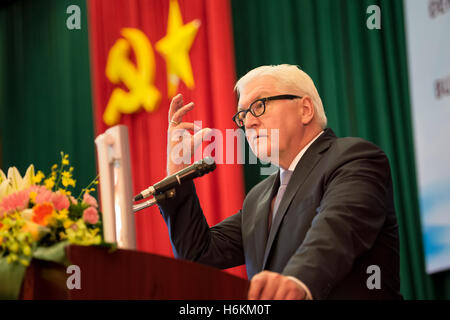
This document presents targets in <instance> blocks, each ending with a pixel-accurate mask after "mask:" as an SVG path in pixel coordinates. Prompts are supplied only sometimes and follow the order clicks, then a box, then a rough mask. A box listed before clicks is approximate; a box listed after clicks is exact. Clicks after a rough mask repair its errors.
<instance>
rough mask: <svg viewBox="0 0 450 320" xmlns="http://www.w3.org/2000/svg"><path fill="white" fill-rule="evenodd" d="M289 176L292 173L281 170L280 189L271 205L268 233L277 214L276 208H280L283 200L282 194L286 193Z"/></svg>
mask: <svg viewBox="0 0 450 320" xmlns="http://www.w3.org/2000/svg"><path fill="white" fill-rule="evenodd" d="M291 176H292V171H289V170H283V172H282V173H281V175H280V187H279V188H278V192H277V196H276V197H275V202H274V205H273V210H272V212H271V215H270V217H269V231H270V227H271V225H272V221H274V219H275V215H276V214H277V211H278V207H279V206H280V203H281V199H283V195H284V192H285V191H286V187H287V185H288V183H289V180H290V179H291Z"/></svg>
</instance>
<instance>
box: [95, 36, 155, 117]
mask: <svg viewBox="0 0 450 320" xmlns="http://www.w3.org/2000/svg"><path fill="white" fill-rule="evenodd" d="M121 34H122V36H123V37H124V38H125V39H119V40H117V41H116V42H115V43H114V45H113V47H112V48H111V50H110V51H109V55H108V62H107V64H106V76H107V78H108V79H109V80H110V81H111V82H112V83H114V84H119V83H123V84H124V85H125V86H126V87H127V88H128V90H129V91H125V90H123V89H121V88H115V89H114V90H113V92H112V93H111V97H110V99H109V101H108V104H107V106H106V109H105V112H104V114H103V121H104V122H105V123H106V124H107V125H109V126H112V125H115V124H117V123H118V122H119V121H120V116H121V114H122V113H127V114H130V113H134V112H137V111H138V110H139V109H140V108H141V106H142V107H144V109H145V110H146V111H148V112H152V111H154V110H155V109H156V107H157V105H158V103H159V101H160V99H161V94H160V92H159V91H158V89H156V87H155V86H154V85H153V83H154V79H155V56H154V54H153V49H152V46H151V44H150V41H149V40H148V38H147V37H146V36H145V34H144V33H143V32H142V31H140V30H138V29H133V28H124V29H122V31H121ZM131 48H132V49H133V51H134V53H135V56H136V66H135V65H134V64H133V63H132V62H131V61H130V60H129V53H130V49H131Z"/></svg>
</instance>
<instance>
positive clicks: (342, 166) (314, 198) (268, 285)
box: [160, 65, 401, 299]
mask: <svg viewBox="0 0 450 320" xmlns="http://www.w3.org/2000/svg"><path fill="white" fill-rule="evenodd" d="M236 90H237V93H238V96H239V103H238V110H237V111H238V112H237V113H236V115H235V116H234V118H233V120H234V121H235V122H236V124H237V125H238V126H239V127H241V128H244V129H245V132H246V137H247V141H248V143H249V145H250V147H251V148H252V150H253V151H254V152H255V154H256V155H257V156H258V157H261V158H264V160H270V161H271V162H272V163H274V164H276V165H277V166H279V168H280V170H279V172H277V173H276V174H273V175H271V176H269V177H268V178H267V179H265V180H264V181H262V182H260V183H259V184H258V185H256V186H255V187H254V188H253V189H252V190H251V191H250V192H249V193H248V195H247V196H246V198H245V200H244V203H243V205H242V210H240V211H239V212H238V213H236V214H234V215H232V216H230V217H229V218H227V219H225V220H224V221H222V222H220V223H219V224H217V225H215V226H213V227H209V226H208V224H207V222H206V220H205V218H204V216H203V213H202V210H201V207H200V203H199V200H198V198H197V195H196V192H195V187H194V184H193V183H192V182H190V183H185V184H183V185H181V186H179V187H178V188H177V190H176V192H177V196H176V198H175V199H172V200H170V201H166V202H165V203H162V204H160V210H161V213H162V215H163V217H164V219H165V221H166V223H167V225H168V227H169V234H170V237H171V241H172V245H173V247H174V253H175V255H176V256H177V257H179V258H184V259H188V260H192V261H197V262H200V263H204V264H208V265H211V266H214V267H218V268H230V267H234V266H237V265H241V264H244V263H245V264H246V267H247V273H248V277H249V279H251V282H250V289H249V293H248V297H249V299H377V298H378V299H380V298H381V299H395V298H401V295H400V293H399V289H400V281H399V245H398V226H397V222H396V216H395V209H394V200H393V191H392V179H391V173H390V168H389V162H388V159H387V157H386V155H385V154H384V153H383V151H381V150H380V149H379V148H378V147H377V146H375V145H373V144H372V143H369V142H367V141H365V140H363V139H360V138H337V137H336V136H335V134H334V133H333V131H332V130H331V129H329V128H326V124H327V119H326V116H325V113H324V110H323V106H322V101H321V99H320V96H319V94H318V92H317V90H316V88H315V86H314V83H313V81H312V80H311V78H310V77H309V76H308V75H307V74H306V73H304V72H303V71H301V70H300V69H299V68H297V67H296V66H292V65H278V66H262V67H259V68H256V69H254V70H251V71H250V72H248V73H247V74H246V75H245V76H243V77H242V78H241V79H240V80H239V81H238V82H237V84H236ZM192 108H193V103H189V104H187V105H183V101H182V97H181V95H178V96H176V97H175V98H174V99H173V100H172V103H171V106H170V110H169V120H170V125H169V142H168V152H169V155H168V160H167V161H168V163H167V168H168V173H169V174H171V173H174V172H176V171H178V170H180V169H181V168H182V167H183V164H176V163H174V162H173V161H172V160H173V159H172V157H171V156H170V151H171V148H172V147H173V146H174V145H175V143H176V142H174V141H172V139H171V138H170V137H171V135H172V134H173V133H174V131H175V130H176V129H188V130H192V129H193V128H194V125H193V124H192V123H187V122H183V120H182V119H183V116H184V115H185V114H186V113H187V112H189V111H190V110H191V109H192ZM274 133H277V134H278V139H273V138H274V136H273V135H274ZM207 134H208V129H203V130H202V131H199V132H198V133H197V137H201V136H204V135H207ZM185 137H186V136H185ZM190 137H191V136H190ZM274 144H275V145H274ZM192 149H194V146H193V145H192ZM273 150H276V151H277V152H276V156H275V155H274V153H273Z"/></svg>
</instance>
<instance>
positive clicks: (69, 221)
mask: <svg viewBox="0 0 450 320" xmlns="http://www.w3.org/2000/svg"><path fill="white" fill-rule="evenodd" d="M73 224H74V222H73V221H72V220H70V219H67V220H66V221H64V222H63V226H64V229H69V228H70V227H71V226H72V225H73Z"/></svg>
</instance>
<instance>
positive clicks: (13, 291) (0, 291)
mask: <svg viewBox="0 0 450 320" xmlns="http://www.w3.org/2000/svg"><path fill="white" fill-rule="evenodd" d="M25 270H26V267H25V266H24V265H22V264H21V263H17V262H16V263H8V262H7V261H6V257H1V258H0V284H1V285H0V300H13V299H14V300H16V299H18V298H19V294H20V288H21V287H22V282H23V278H24V276H25Z"/></svg>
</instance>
